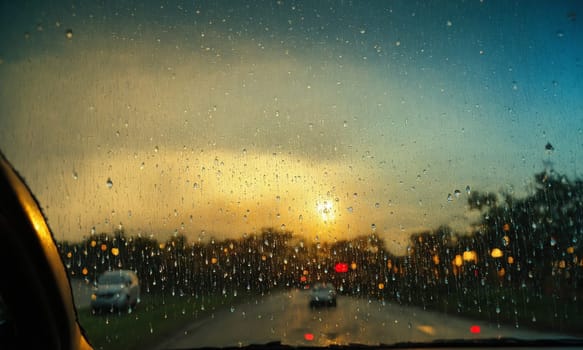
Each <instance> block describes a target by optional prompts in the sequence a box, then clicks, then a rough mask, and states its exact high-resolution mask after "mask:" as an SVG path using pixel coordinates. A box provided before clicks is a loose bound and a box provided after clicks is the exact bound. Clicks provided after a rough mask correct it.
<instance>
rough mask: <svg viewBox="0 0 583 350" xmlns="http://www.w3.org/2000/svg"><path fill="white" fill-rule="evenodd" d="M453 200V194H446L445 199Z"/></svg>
mask: <svg viewBox="0 0 583 350" xmlns="http://www.w3.org/2000/svg"><path fill="white" fill-rule="evenodd" d="M452 200H453V196H452V195H451V193H448V194H447V201H448V202H451V201H452Z"/></svg>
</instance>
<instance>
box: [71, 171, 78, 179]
mask: <svg viewBox="0 0 583 350" xmlns="http://www.w3.org/2000/svg"><path fill="white" fill-rule="evenodd" d="M72 175H73V180H77V179H78V178H79V176H78V175H77V172H76V171H73V174H72Z"/></svg>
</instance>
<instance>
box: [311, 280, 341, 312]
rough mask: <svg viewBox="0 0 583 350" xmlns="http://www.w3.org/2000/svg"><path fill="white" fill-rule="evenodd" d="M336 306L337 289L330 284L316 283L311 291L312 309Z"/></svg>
mask: <svg viewBox="0 0 583 350" xmlns="http://www.w3.org/2000/svg"><path fill="white" fill-rule="evenodd" d="M317 306H336V288H334V286H333V285H331V284H329V283H316V284H314V285H313V286H312V288H311V289H310V307H317Z"/></svg>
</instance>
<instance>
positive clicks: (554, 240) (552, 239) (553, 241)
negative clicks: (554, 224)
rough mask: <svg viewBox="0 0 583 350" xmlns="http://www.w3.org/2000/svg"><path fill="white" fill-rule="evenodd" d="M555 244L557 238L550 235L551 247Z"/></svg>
mask: <svg viewBox="0 0 583 350" xmlns="http://www.w3.org/2000/svg"><path fill="white" fill-rule="evenodd" d="M556 245H557V240H556V239H555V237H551V247H554V246H556Z"/></svg>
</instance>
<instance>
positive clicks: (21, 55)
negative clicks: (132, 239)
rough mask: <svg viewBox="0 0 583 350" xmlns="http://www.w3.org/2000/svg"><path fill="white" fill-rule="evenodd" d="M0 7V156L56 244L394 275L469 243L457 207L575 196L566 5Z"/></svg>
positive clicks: (578, 62)
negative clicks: (551, 186) (382, 249)
mask: <svg viewBox="0 0 583 350" xmlns="http://www.w3.org/2000/svg"><path fill="white" fill-rule="evenodd" d="M1 6H2V11H1V12H2V14H1V15H0V16H2V18H1V22H2V23H1V24H0V30H1V33H2V36H1V38H0V81H1V82H2V83H1V84H0V112H1V113H0V149H1V150H2V152H3V153H4V154H5V155H6V156H7V157H8V159H9V160H10V161H11V162H12V163H13V165H14V166H15V167H16V169H17V170H18V171H19V172H20V173H21V174H22V175H23V177H24V178H25V180H26V181H27V183H28V185H29V186H30V187H31V189H32V191H33V192H34V193H35V195H36V197H37V199H38V200H39V202H40V204H41V207H42V209H43V212H44V213H45V215H46V217H47V219H48V223H49V226H50V227H51V229H52V231H53V234H54V235H55V237H56V239H58V240H64V239H66V240H79V239H83V238H86V237H88V236H89V235H90V234H91V233H93V232H112V231H113V230H115V229H119V228H123V229H124V230H125V231H126V232H127V233H129V234H140V235H145V236H151V237H154V238H160V239H162V238H164V237H166V236H168V235H172V234H184V235H186V236H187V237H188V238H189V239H191V240H207V239H209V238H210V237H218V238H224V237H241V236H242V235H243V234H249V233H257V232H260V231H261V230H262V229H263V228H264V227H275V228H278V229H282V230H286V231H292V232H294V234H298V235H302V236H306V237H308V238H309V239H310V240H328V241H334V240H341V239H347V238H350V237H353V236H355V235H360V234H369V233H375V234H377V235H379V236H380V237H381V238H383V239H384V240H385V241H386V242H387V243H388V246H389V249H391V251H393V252H395V253H397V254H402V253H403V252H404V251H405V249H406V246H407V242H408V237H409V235H411V234H413V233H415V232H418V231H420V230H431V229H435V228H436V227H438V226H439V225H442V224H447V225H450V226H452V227H454V228H455V229H456V230H458V231H459V232H462V233H463V232H466V231H468V230H470V227H471V224H472V223H473V222H475V221H476V220H477V219H478V217H479V213H476V212H470V211H469V210H468V207H467V203H466V198H467V190H469V191H494V192H501V191H504V192H511V193H513V194H515V195H517V196H521V195H525V194H527V193H528V191H529V189H531V188H532V187H531V183H532V180H533V176H534V174H535V173H538V172H540V171H542V170H544V169H545V166H548V164H552V166H553V168H554V169H555V170H556V171H558V172H560V173H563V174H566V175H567V176H570V177H572V178H574V177H581V175H582V171H583V169H581V160H583V86H582V82H583V63H582V61H583V46H581V45H578V44H577V43H578V42H580V41H581V38H583V28H582V25H581V18H580V16H581V14H582V13H583V6H582V5H581V4H580V3H579V2H577V1H567V0H563V1H534V2H533V1H502V0H499V1H494V0H483V1H480V0H476V1H469V0H468V1H461V0H460V1H431V2H425V1H420V2H414V1H388V2H380V1H379V2H344V1H338V2H336V1H334V2H301V1H298V2H293V1H261V2H231V1H218V2H214V1H213V2H210V1H208V2H190V1H189V2H187V1H184V2H181V1H163V2H157V1H150V2H146V3H145V4H141V3H139V2H133V1H119V2H112V3H104V4H92V5H88V4H87V3H86V2H75V1H73V2H70V1H57V0H56V1H54V2H51V3H50V4H47V3H45V2H41V1H38V2H34V1H30V2H24V3H18V4H11V3H8V4H6V3H4V2H3V3H2V5H1ZM578 16H579V17H578ZM547 143H551V144H552V146H553V150H552V151H549V150H547V149H545V145H546V144H547ZM545 164H546V165H545ZM456 190H458V191H459V195H454V194H455V193H456ZM450 194H451V195H452V196H451V197H450V200H448V195H450Z"/></svg>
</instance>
